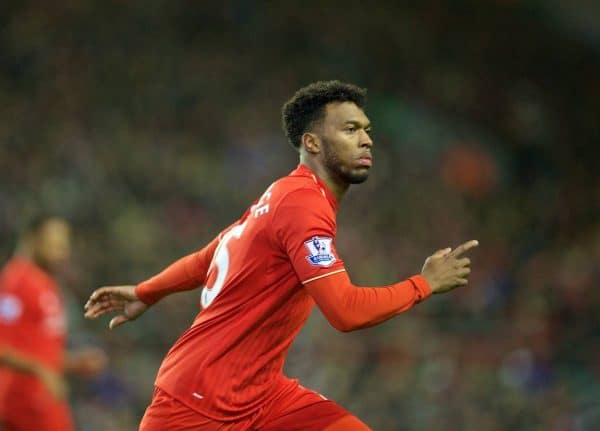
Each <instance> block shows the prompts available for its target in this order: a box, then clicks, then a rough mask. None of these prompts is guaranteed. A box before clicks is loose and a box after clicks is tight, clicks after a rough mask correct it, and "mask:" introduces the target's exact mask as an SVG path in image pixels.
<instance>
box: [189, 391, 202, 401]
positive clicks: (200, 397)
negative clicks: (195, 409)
mask: <svg viewBox="0 0 600 431" xmlns="http://www.w3.org/2000/svg"><path fill="white" fill-rule="evenodd" d="M192 395H193V396H195V397H196V398H198V399H199V400H201V399H202V398H204V397H203V396H202V395H200V394H199V393H198V392H194V393H193V394H192Z"/></svg>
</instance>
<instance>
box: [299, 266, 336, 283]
mask: <svg viewBox="0 0 600 431" xmlns="http://www.w3.org/2000/svg"><path fill="white" fill-rule="evenodd" d="M345 270H346V268H342V269H338V270H336V271H331V272H328V273H327V274H323V275H318V276H316V277H313V278H309V279H308V280H304V281H303V282H302V284H306V283H310V282H311V281H315V280H318V279H319V278H323V277H328V276H330V275H333V274H337V273H339V272H343V271H345Z"/></svg>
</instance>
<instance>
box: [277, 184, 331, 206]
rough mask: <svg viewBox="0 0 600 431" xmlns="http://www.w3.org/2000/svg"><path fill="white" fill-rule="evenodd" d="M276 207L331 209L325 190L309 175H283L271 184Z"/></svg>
mask: <svg viewBox="0 0 600 431" xmlns="http://www.w3.org/2000/svg"><path fill="white" fill-rule="evenodd" d="M273 186H274V187H273V190H272V193H273V196H274V198H275V199H274V200H275V201H276V205H277V207H282V206H283V207H286V206H292V207H304V206H306V207H307V209H314V208H319V209H323V210H327V209H331V208H330V205H329V203H328V201H327V198H326V196H325V192H324V191H323V190H322V189H321V187H320V186H319V185H318V184H317V183H316V182H315V181H313V180H312V178H310V177H285V178H282V179H281V180H279V181H277V182H275V183H274V185H273Z"/></svg>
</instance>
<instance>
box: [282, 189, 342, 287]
mask: <svg viewBox="0 0 600 431" xmlns="http://www.w3.org/2000/svg"><path fill="white" fill-rule="evenodd" d="M273 228H274V231H273V232H274V239H275V241H276V242H277V244H278V245H279V247H280V248H281V249H282V250H283V251H284V252H285V253H286V254H287V256H288V257H289V259H290V262H291V264H292V267H293V268H294V271H295V272H296V275H297V276H298V279H299V280H300V282H302V283H308V282H310V281H313V280H316V279H319V278H322V277H326V276H328V275H331V274H335V273H338V272H342V271H345V269H344V262H343V261H342V260H341V259H340V257H339V255H338V253H337V251H336V248H335V234H336V223H335V213H334V210H333V208H332V207H331V205H330V204H329V202H328V201H327V199H326V198H325V197H324V196H323V195H322V194H321V193H319V192H318V191H317V190H314V189H310V188H305V189H298V190H294V191H293V192H291V193H288V194H287V195H286V196H284V197H283V198H282V201H281V202H280V203H279V205H278V207H277V210H276V212H275V214H274V220H273Z"/></svg>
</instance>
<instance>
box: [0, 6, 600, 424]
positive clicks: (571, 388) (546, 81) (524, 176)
mask: <svg viewBox="0 0 600 431" xmlns="http://www.w3.org/2000/svg"><path fill="white" fill-rule="evenodd" d="M599 77H600V4H599V3H598V2H595V1H592V0H587V1H583V0H582V1H577V2H570V1H566V0H545V1H541V0H539V1H525V0H521V1H520V0H490V1H474V0H473V1H467V0H446V1H420V2H392V1H381V2H371V3H369V2H361V1H355V0H349V1H346V2H321V1H303V2H258V1H250V0H246V1H243V0H240V1H224V2H198V1H196V2H194V1H177V2H176V1H156V0H146V1H127V2H126V1H89V0H71V1H54V2H46V1H10V0H4V1H3V2H2V4H1V5H0V259H1V260H2V261H5V260H7V259H8V258H9V257H10V255H11V254H12V252H13V249H14V245H15V241H16V235H17V232H18V229H19V227H20V226H21V224H22V222H23V221H24V220H26V219H27V218H28V217H30V216H31V215H33V214H35V213H37V212H40V211H44V212H48V211H50V212H56V213H58V214H61V215H64V216H66V217H67V218H68V219H69V220H71V222H72V223H73V226H74V230H75V234H76V255H75V259H74V261H73V264H72V266H71V268H70V270H69V272H68V274H67V275H66V277H65V279H64V281H63V285H64V288H65V295H66V296H67V298H68V301H69V303H70V304H71V306H70V308H71V313H70V314H71V320H70V330H71V331H70V333H71V343H72V344H74V345H81V344H90V343H91V344H96V345H99V346H101V347H103V348H104V349H106V351H107V352H108V353H109V355H110V358H111V363H110V368H109V370H108V371H107V372H106V373H104V374H103V375H102V376H100V377H98V378H95V379H92V380H73V381H72V382H71V383H72V386H73V391H72V405H73V407H74V409H75V413H76V416H77V419H78V423H79V428H78V429H79V430H84V431H88V430H89V431H95V430H130V429H136V425H137V421H138V420H139V418H140V416H141V414H142V413H143V410H144V408H145V407H146V405H147V403H148V402H149V400H150V397H151V394H152V383H153V379H154V377H155V373H156V370H157V368H158V366H159V364H160V361H161V359H162V357H163V356H164V354H165V353H166V351H167V350H168V348H169V347H170V346H171V345H172V344H173V342H174V341H175V339H176V338H177V336H178V335H179V334H180V333H181V332H182V331H183V330H184V329H185V328H186V327H187V326H188V325H189V324H190V323H191V321H192V319H193V317H194V316H195V314H196V312H197V310H198V298H199V297H198V292H197V291H196V292H192V293H187V294H182V295H178V296H174V297H171V298H168V299H167V300H165V301H164V302H163V303H161V304H159V305H158V306H156V307H155V309H153V310H152V311H150V312H149V313H147V315H145V316H144V317H142V318H141V319H140V320H139V321H137V322H135V323H134V324H131V325H127V326H125V327H122V328H120V329H119V330H118V331H115V332H112V333H109V332H108V330H107V329H106V324H107V319H104V320H103V321H101V322H88V321H84V320H83V318H82V315H81V307H82V304H83V302H84V301H85V299H86V298H87V296H88V295H89V293H90V292H91V291H92V290H93V289H94V288H95V287H98V286H100V285H106V284H124V283H134V282H138V281H141V280H143V279H144V278H146V277H148V276H150V275H153V274H154V273H156V272H158V271H159V270H160V269H162V268H163V267H164V266H166V265H167V264H168V263H170V262H171V261H173V260H175V259H176V258H177V257H179V256H181V255H184V254H187V253H189V252H191V251H193V250H196V249H198V248H200V247H202V246H203V245H204V244H205V243H206V242H207V241H209V240H210V239H212V237H213V236H214V235H215V234H216V233H217V232H218V231H220V229H222V228H223V227H225V226H226V225H228V224H229V223H230V222H231V221H233V220H235V219H236V218H238V217H239V216H240V215H241V214H242V212H243V211H244V210H245V209H246V207H247V206H248V205H249V204H250V202H251V201H252V200H254V199H255V198H256V197H257V196H258V195H259V194H260V193H261V192H262V191H263V190H264V189H265V188H266V187H267V186H268V185H269V184H270V183H271V181H272V180H273V179H275V178H277V177H278V176H282V175H285V174H286V173H288V172H289V171H291V170H292V169H293V168H294V167H295V165H296V163H297V154H296V153H295V151H294V150H293V148H292V147H291V146H290V145H288V144H287V143H286V141H285V138H284V135H283V133H282V132H281V128H280V108H281V105H282V103H283V102H284V101H285V100H286V99H287V98H289V97H290V96H291V94H292V93H293V92H294V91H295V90H296V89H297V88H299V87H300V86H303V85H305V84H307V83H309V82H312V81H315V80H321V79H341V80H346V81H350V82H353V83H356V84H358V85H361V86H364V87H367V88H368V89H369V102H368V109H367V113H368V115H369V116H370V118H371V120H372V123H373V128H374V132H373V136H374V139H375V147H374V156H375V165H374V169H373V171H372V174H371V177H370V179H369V181H367V182H366V183H365V184H364V185H362V186H360V187H356V188H353V189H352V190H351V192H350V193H348V195H347V196H346V198H345V200H344V201H343V202H342V205H341V209H340V213H339V216H338V241H337V242H338V250H339V252H340V254H341V256H342V257H343V258H344V260H345V262H346V264H347V267H348V269H349V272H350V274H351V276H352V279H353V281H354V282H356V283H359V284H365V285H369V284H371V285H376V284H380V283H389V282H393V281H397V280H399V279H400V278H405V277H407V276H409V275H412V274H414V273H417V272H419V271H420V268H421V265H422V263H423V261H424V259H425V257H426V256H427V255H428V254H430V253H431V252H433V251H434V250H436V249H439V248H442V247H446V246H455V245H457V244H458V243H459V242H461V241H463V240H467V239H471V238H477V239H479V240H480V243H481V246H480V247H479V249H478V250H477V251H476V253H474V255H473V269H474V272H473V274H472V280H471V283H470V286H469V287H468V288H466V289H463V290H460V291H457V292H454V293H453V294H449V295H445V296H442V297H435V298H432V299H430V300H428V301H426V302H425V303H423V304H421V305H419V306H418V307H417V308H415V309H414V310H411V311H410V312H409V313H407V314H406V315H404V316H400V317H398V318H396V319H393V320H392V321H389V322H387V323H385V324H383V325H380V326H379V327H377V328H372V329H368V330H364V331H359V332H355V333H350V334H340V333H337V332H336V331H335V330H334V329H332V328H330V327H329V326H328V324H327V322H326V321H325V320H324V319H323V317H322V316H321V315H320V313H319V312H318V311H315V313H314V315H313V316H312V317H311V319H310V321H309V323H308V325H307V327H306V328H305V330H304V331H303V332H302V334H301V335H300V337H299V338H298V340H297V341H296V343H295V345H294V347H293V350H292V352H291V354H290V356H289V359H288V363H287V367H286V371H287V373H288V375H290V376H295V377H299V378H300V380H301V383H302V384H303V385H305V386H309V387H311V388H313V389H316V390H319V391H321V392H322V393H323V394H324V395H326V396H327V397H329V398H331V399H334V400H336V401H337V402H339V403H340V404H342V405H343V406H344V407H346V408H347V409H349V410H351V411H353V412H354V413H355V414H357V415H358V416H359V417H361V418H362V419H363V420H364V421H365V422H367V423H369V424H370V425H371V426H372V427H373V428H374V429H376V430H378V431H388V430H389V431H392V430H410V431H412V430H429V429H446V430H489V431H495V430H511V431H517V430H526V431H530V430H551V431H554V430H557V431H562V430H569V431H570V430H573V431H588V430H598V429H600V318H599V315H600V289H599V287H600V286H599V285H600V265H599V263H600V217H599V215H600V176H599V175H598V173H597V169H598V167H597V165H598V161H599V156H598V154H599V153H600V152H598V151H597V147H598V145H599V144H600V142H599V135H600V79H599Z"/></svg>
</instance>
